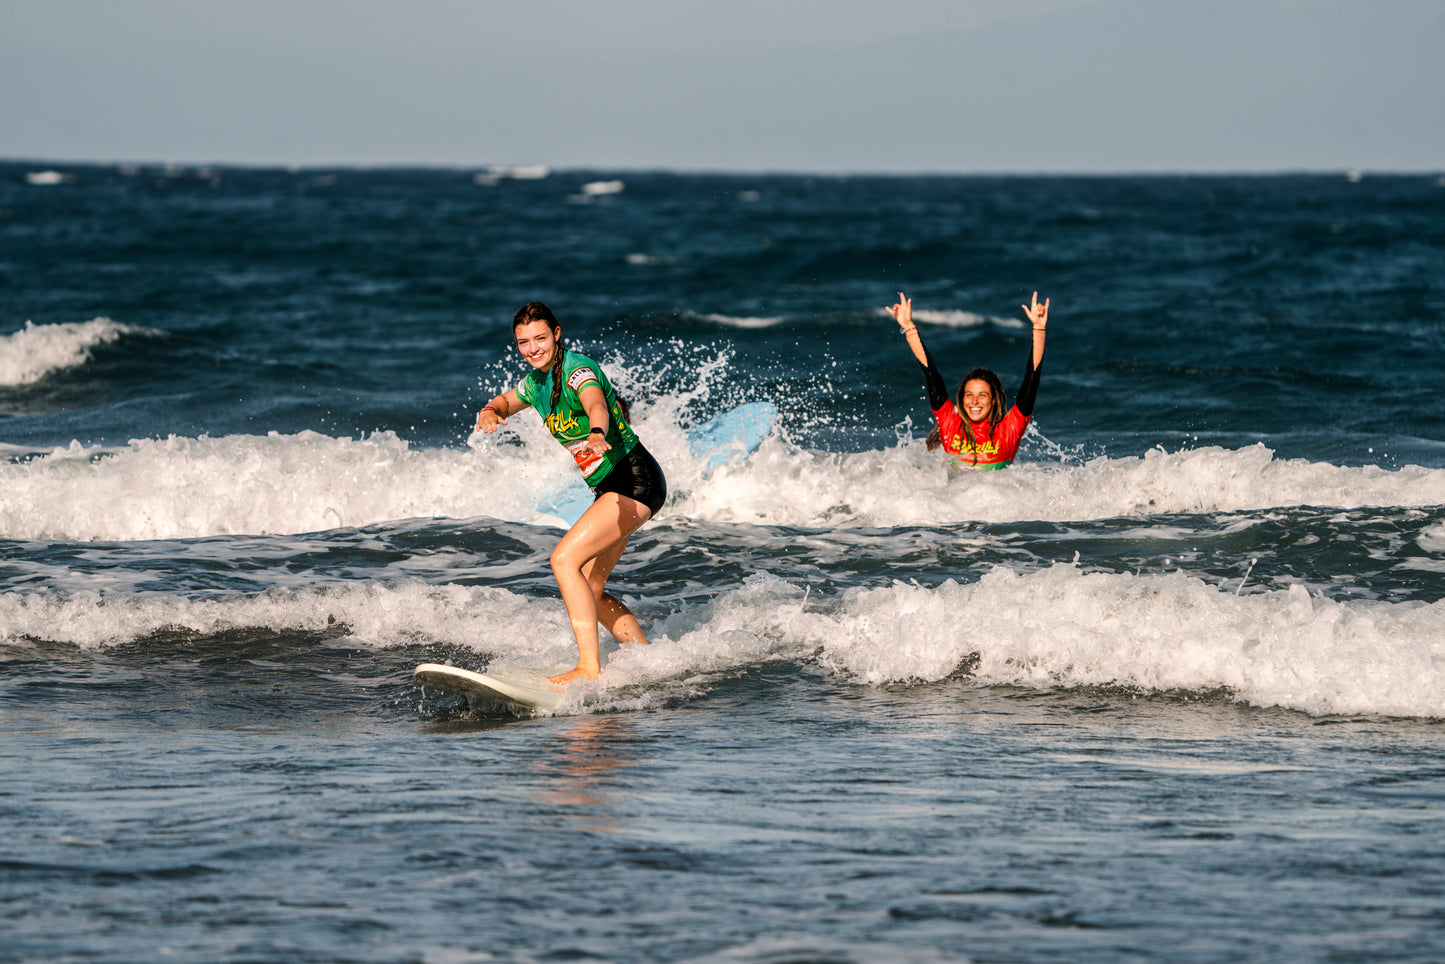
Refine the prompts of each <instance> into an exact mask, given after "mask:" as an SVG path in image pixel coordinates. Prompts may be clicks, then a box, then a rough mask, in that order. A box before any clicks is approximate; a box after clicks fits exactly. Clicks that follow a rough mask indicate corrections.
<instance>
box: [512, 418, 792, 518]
mask: <svg viewBox="0 0 1445 964" xmlns="http://www.w3.org/2000/svg"><path fill="white" fill-rule="evenodd" d="M777 418H778V407H777V406H776V405H774V404H773V403H772V402H766V401H764V402H747V403H745V404H743V405H739V406H738V407H737V408H734V409H729V410H728V411H726V412H723V413H722V414H721V415H717V416H714V417H713V418H710V419H708V420H707V421H706V422H703V423H702V424H701V425H698V426H697V427H695V428H693V429H692V430H691V431H689V432H688V433H687V445H688V449H689V450H690V451H691V452H692V457H693V458H695V459H697V460H698V461H699V462H701V463H702V471H703V475H707V474H708V473H709V472H711V471H713V470H714V469H716V468H717V467H718V466H720V465H726V464H727V463H728V462H731V461H732V460H733V459H737V458H742V457H744V456H746V455H747V454H748V453H750V452H753V451H755V450H756V449H757V447H758V446H759V445H762V444H763V439H765V438H767V437H768V433H769V432H771V431H772V429H773V423H774V422H775V421H777ZM592 499H593V496H592V490H591V489H589V488H588V487H587V483H585V482H583V481H582V480H581V478H577V479H575V480H573V481H572V482H570V483H569V484H568V485H567V486H566V487H565V488H564V489H563V490H562V491H561V492H554V493H552V494H551V495H549V496H548V497H546V498H544V499H543V500H542V501H541V502H539V503H538V505H537V511H539V512H542V513H544V514H546V515H550V516H555V517H557V518H559V519H561V520H562V521H563V522H565V523H566V524H567V525H568V526H571V525H572V524H573V523H574V522H576V521H577V520H578V519H580V518H581V517H582V513H584V512H586V511H587V507H588V506H590V505H591V504H592Z"/></svg>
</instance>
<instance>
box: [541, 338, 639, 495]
mask: <svg viewBox="0 0 1445 964" xmlns="http://www.w3.org/2000/svg"><path fill="white" fill-rule="evenodd" d="M586 385H596V386H597V387H598V388H600V389H602V395H603V397H605V398H606V399H607V413H608V415H609V416H610V418H609V419H608V425H607V435H606V438H607V444H608V445H610V446H612V448H611V450H610V451H607V452H604V453H603V454H601V455H593V454H592V453H591V452H589V451H587V450H586V448H585V447H584V446H585V445H586V442H587V436H588V435H589V434H591V431H592V424H591V423H590V422H589V421H588V419H587V411H586V409H584V408H583V407H582V400H581V398H579V397H578V393H580V392H581V391H582V389H583V387H584V386H586ZM552 388H553V380H552V369H551V368H547V369H545V370H542V371H538V370H537V369H533V370H532V371H530V372H528V373H527V375H526V377H524V378H523V379H522V380H521V381H520V382H518V383H517V397H518V398H520V399H521V400H522V401H524V402H526V403H527V404H528V405H530V406H532V407H533V408H535V409H536V410H537V414H538V415H541V416H542V421H543V422H544V423H545V424H546V426H547V431H549V432H551V433H552V437H553V438H555V439H556V440H557V441H559V442H561V443H562V447H563V448H565V449H566V450H567V451H569V452H571V453H572V457H573V458H574V459H576V460H577V468H579V469H581V470H582V478H583V479H584V480H586V482H587V484H588V485H591V486H596V485H597V483H599V482H601V481H602V480H603V479H605V478H606V477H607V473H609V472H611V471H612V468H613V466H615V465H616V464H617V463H618V462H621V461H622V460H623V459H624V458H626V457H627V453H628V452H631V451H632V448H633V446H635V445H636V444H637V436H636V435H635V434H634V433H633V431H632V426H630V425H628V424H627V419H625V418H623V417H622V406H621V405H620V404H618V402H617V393H616V392H614V391H613V390H612V383H611V382H609V381H608V380H607V376H606V375H605V374H603V372H602V366H600V365H598V364H597V363H596V362H595V361H593V360H592V359H590V358H588V357H587V356H586V355H579V354H577V353H576V352H575V351H564V352H563V353H562V394H561V395H560V396H558V398H557V406H556V407H555V408H553V406H552Z"/></svg>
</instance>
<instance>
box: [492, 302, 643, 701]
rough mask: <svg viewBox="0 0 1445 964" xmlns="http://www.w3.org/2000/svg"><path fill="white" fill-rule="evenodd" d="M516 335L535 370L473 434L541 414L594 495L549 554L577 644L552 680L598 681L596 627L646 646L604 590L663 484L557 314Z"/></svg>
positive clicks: (525, 314)
mask: <svg viewBox="0 0 1445 964" xmlns="http://www.w3.org/2000/svg"><path fill="white" fill-rule="evenodd" d="M512 336H513V337H514V338H515V339H516V343H517V351H519V352H520V353H521V355H522V357H523V358H525V359H526V360H527V364H529V365H531V366H532V370H531V371H530V372H528V373H527V374H526V375H525V376H524V377H523V378H522V380H521V381H520V382H519V383H518V384H517V387H516V388H510V389H508V390H507V391H505V392H503V393H502V394H501V395H498V396H497V397H496V398H494V399H492V400H491V401H490V402H488V403H487V404H486V406H485V407H484V408H483V409H482V410H481V411H480V412H478V413H477V430H478V431H481V432H486V433H487V434H488V435H490V434H492V433H493V432H495V431H496V430H497V426H499V425H505V424H507V418H508V417H509V416H512V415H515V414H517V413H518V412H520V411H522V410H523V409H525V408H527V407H528V406H531V407H532V408H535V409H536V410H537V414H538V415H540V416H542V421H543V422H544V423H545V424H546V426H547V429H548V431H550V432H551V433H552V436H553V437H554V438H555V439H557V441H558V442H561V443H562V445H563V447H564V448H566V449H567V451H568V452H570V453H571V455H572V457H573V458H574V459H576V460H577V468H578V469H580V470H581V472H582V478H583V479H584V480H585V481H586V482H587V484H588V485H589V486H591V487H592V491H593V492H594V493H595V495H596V499H595V500H594V501H593V503H592V505H590V506H588V508H587V511H586V512H584V513H582V517H581V518H580V519H578V520H577V522H576V523H575V524H574V525H573V526H572V528H571V529H568V530H567V534H566V535H564V536H563V537H562V541H561V542H558V543H557V548H555V549H553V550H552V574H553V575H554V576H555V577H556V578H557V588H558V589H560V590H561V591H562V602H563V604H564V605H565V606H566V607H567V619H568V621H570V622H571V624H572V634H573V635H574V636H576V637H577V666H576V667H575V668H574V669H572V670H570V671H569V672H566V673H562V674H560V675H558V676H553V677H551V680H552V682H554V683H567V682H570V681H571V680H574V679H596V678H597V675H598V673H600V672H601V670H602V663H601V656H600V653H599V643H598V635H597V626H598V624H601V626H602V627H603V628H604V629H606V630H607V631H608V632H609V633H611V634H612V636H613V637H614V638H615V639H616V640H617V641H618V642H619V643H644V644H645V643H646V642H647V637H646V636H644V635H643V633H642V626H641V625H640V624H639V623H638V622H637V617H636V616H634V615H633V614H632V611H631V610H630V609H628V608H627V607H626V606H625V605H623V603H622V601H621V600H619V599H618V598H617V597H616V596H613V595H612V594H611V593H609V592H607V591H606V585H607V577H608V576H609V575H611V574H612V567H613V566H615V565H617V560H618V559H619V558H621V557H622V550H624V549H626V548H627V540H628V539H629V538H631V537H632V534H633V533H634V532H636V531H637V529H638V527H639V526H641V525H642V524H643V523H644V522H646V521H647V520H648V519H650V518H652V516H653V515H654V514H655V513H656V512H657V510H658V509H660V508H662V503H663V501H664V500H665V499H666V498H667V480H666V479H665V478H664V477H663V474H662V468H661V467H660V466H659V465H658V464H657V460H656V459H654V458H653V457H652V456H651V454H649V453H648V451H647V449H645V448H643V447H642V443H641V442H639V441H638V440H637V435H636V434H635V433H634V432H633V431H632V426H631V425H629V424H628V423H627V408H626V406H625V405H624V404H623V402H622V401H621V400H620V399H619V398H618V397H617V393H616V392H615V391H614V390H613V388H612V383H611V382H609V381H608V380H607V376H606V375H605V374H604V373H603V371H602V368H601V366H600V365H598V364H597V363H596V362H595V361H593V360H592V359H590V358H588V357H587V356H585V355H579V354H577V353H576V352H574V351H568V350H567V349H566V348H565V347H564V346H563V344H562V326H561V325H560V324H558V322H557V317H556V316H555V315H553V314H552V309H551V308H548V307H547V306H546V305H544V304H543V303H542V302H540V301H533V302H530V303H528V304H526V305H523V306H522V308H521V310H519V311H518V312H517V314H516V315H515V316H514V317H513V318H512Z"/></svg>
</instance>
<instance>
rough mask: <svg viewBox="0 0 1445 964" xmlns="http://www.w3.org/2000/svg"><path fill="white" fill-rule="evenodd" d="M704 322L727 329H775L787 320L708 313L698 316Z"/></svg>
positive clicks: (777, 317)
mask: <svg viewBox="0 0 1445 964" xmlns="http://www.w3.org/2000/svg"><path fill="white" fill-rule="evenodd" d="M695 317H698V318H701V319H702V320H704V321H710V322H712V323H713V324H715V325H723V326H725V327H727V328H774V327H776V326H778V325H781V324H782V323H783V322H784V321H785V320H786V319H784V318H783V317H782V316H780V315H776V316H775V315H757V316H754V315H719V314H715V313H707V314H701V315H696V316H695Z"/></svg>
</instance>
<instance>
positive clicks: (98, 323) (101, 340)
mask: <svg viewBox="0 0 1445 964" xmlns="http://www.w3.org/2000/svg"><path fill="white" fill-rule="evenodd" d="M143 333H147V332H146V329H143V328H132V327H130V326H129V325H122V324H118V323H117V322H114V321H111V320H110V319H109V318H94V319H91V320H90V321H83V322H64V323H61V324H55V325H37V324H35V323H34V322H30V321H27V322H26V323H25V327H24V328H23V329H21V330H20V331H17V332H15V333H14V334H10V335H5V336H3V337H0V385H29V384H32V383H34V382H38V381H40V379H42V378H44V377H45V376H46V375H49V374H50V373H51V372H56V371H61V370H63V369H67V368H76V367H79V366H81V365H84V364H85V363H86V362H88V361H90V359H91V349H93V348H95V347H97V346H99V345H107V344H110V343H111V342H114V341H117V340H118V339H120V338H121V337H122V336H124V335H129V334H143Z"/></svg>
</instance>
